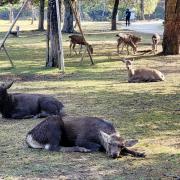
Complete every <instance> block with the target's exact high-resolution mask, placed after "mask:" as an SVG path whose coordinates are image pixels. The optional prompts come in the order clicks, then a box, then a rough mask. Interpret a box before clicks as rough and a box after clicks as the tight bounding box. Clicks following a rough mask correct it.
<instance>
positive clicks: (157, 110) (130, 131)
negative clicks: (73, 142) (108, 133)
mask: <svg viewBox="0 0 180 180" xmlns="http://www.w3.org/2000/svg"><path fill="white" fill-rule="evenodd" d="M6 23H7V22H2V21H0V25H1V28H2V29H4V31H5V30H6V28H7V27H8V25H7V24H8V23H7V24H6ZM19 23H20V24H21V27H22V30H24V31H23V32H22V33H21V34H20V37H19V38H13V37H11V38H9V39H8V41H7V44H6V46H7V49H8V50H9V54H10V56H11V57H12V59H13V62H14V64H15V66H16V68H15V69H11V68H10V64H9V62H8V60H7V58H6V56H5V55H4V54H3V52H1V53H0V82H4V81H10V80H16V82H15V83H14V85H13V86H12V88H11V89H10V90H9V92H21V93H43V94H50V95H53V96H55V97H56V98H58V99H59V100H61V101H62V102H63V103H64V105H65V109H66V113H67V114H68V115H71V116H82V115H83V116H84V115H88V116H97V117H101V118H104V119H109V120H111V121H113V123H114V124H115V126H116V127H117V129H118V130H119V132H120V134H121V135H122V136H123V137H124V138H127V139H130V138H135V139H139V144H137V145H136V146H134V149H136V150H138V151H140V152H145V153H146V158H144V159H141V158H134V157H130V156H126V157H122V158H118V159H115V160H113V159H111V158H109V157H107V155H106V154H103V153H87V154H82V153H57V152H53V153H52V152H47V151H45V150H33V149H29V148H27V146H26V144H25V141H24V139H25V136H26V133H27V132H28V131H29V130H30V129H32V128H33V127H34V126H35V125H36V124H38V123H39V122H40V121H41V119H37V120H36V119H28V120H27V119H26V120H6V119H3V118H0V154H1V158H0V178H4V179H15V178H17V179H28V178H29V179H37V178H47V179H52V178H54V179H108V180H109V179H133V180H134V179H172V177H171V175H172V176H180V168H179V166H180V164H179V162H180V123H179V120H180V107H179V105H180V90H179V88H180V56H166V57H164V56H154V55H152V54H145V55H142V54H140V53H137V55H132V54H131V55H130V56H128V57H134V58H135V66H136V67H151V68H157V69H158V70H160V71H162V72H163V73H164V74H165V76H166V81H164V82H157V83H140V84H131V83H130V84H129V83H127V71H126V68H125V65H124V64H123V63H122V62H121V61H120V59H122V58H123V57H127V56H126V55H125V54H124V55H120V56H118V55H117V54H116V38H115V34H116V33H117V32H119V31H113V32H111V31H110V30H109V29H110V24H109V23H103V22H102V23H97V22H96V23H92V22H91V23H89V24H88V23H84V24H83V27H84V29H85V33H86V37H87V39H88V41H89V42H90V43H92V44H93V46H94V55H93V59H94V61H95V65H94V66H91V65H90V61H89V58H88V57H86V58H85V59H84V61H83V64H82V65H81V66H79V61H80V56H75V55H73V56H72V57H70V56H69V49H68V45H69V43H68V36H67V35H63V45H64V53H65V66H66V69H65V73H62V72H60V70H58V69H57V68H45V56H46V37H45V32H38V31H31V30H33V29H35V28H36V26H35V25H36V24H35V25H34V26H33V28H32V25H30V22H29V21H19ZM4 24H5V25H4ZM3 25H4V26H3ZM118 27H119V29H120V25H119V26H118ZM23 28H24V29H23ZM28 30H30V31H28ZM122 32H124V31H123V30H122ZM3 35H4V33H3V32H2V33H0V37H1V39H2V37H3ZM141 35H142V37H143V38H144V39H143V42H142V43H141V44H140V45H139V46H140V47H139V49H140V50H143V49H150V48H151V46H150V42H151V40H150V38H151V35H148V34H142V33H141ZM144 42H145V43H144ZM148 43H149V44H148ZM158 50H159V51H161V46H159V47H158Z"/></svg>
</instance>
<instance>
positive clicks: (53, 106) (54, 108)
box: [0, 82, 64, 119]
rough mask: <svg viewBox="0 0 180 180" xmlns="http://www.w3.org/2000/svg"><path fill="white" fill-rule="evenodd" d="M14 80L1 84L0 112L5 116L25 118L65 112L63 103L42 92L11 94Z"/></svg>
mask: <svg viewBox="0 0 180 180" xmlns="http://www.w3.org/2000/svg"><path fill="white" fill-rule="evenodd" d="M12 84H13V82H11V83H8V84H2V85H0V113H1V114H2V116H3V117H4V118H13V119H25V118H33V117H34V118H35V117H36V118H38V117H47V116H49V115H53V114H55V115H56V114H57V115H59V114H63V107H64V106H63V104H62V103H61V102H59V101H58V100H57V99H55V98H54V97H51V96H47V95H42V94H24V93H12V94H9V93H8V92H7V89H9V88H10V87H11V86H12Z"/></svg>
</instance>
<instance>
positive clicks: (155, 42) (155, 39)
mask: <svg viewBox="0 0 180 180" xmlns="http://www.w3.org/2000/svg"><path fill="white" fill-rule="evenodd" d="M160 40H161V38H160V36H159V34H157V33H155V34H153V36H152V52H154V54H155V51H157V46H158V44H159V42H160Z"/></svg>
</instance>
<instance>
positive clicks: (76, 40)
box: [69, 34, 93, 55]
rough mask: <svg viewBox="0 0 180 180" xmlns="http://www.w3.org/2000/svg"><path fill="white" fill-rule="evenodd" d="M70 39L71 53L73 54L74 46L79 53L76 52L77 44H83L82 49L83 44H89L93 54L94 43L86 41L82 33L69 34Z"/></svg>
mask: <svg viewBox="0 0 180 180" xmlns="http://www.w3.org/2000/svg"><path fill="white" fill-rule="evenodd" d="M69 39H70V45H69V48H70V55H71V49H72V48H73V50H74V52H75V53H76V55H77V52H76V50H75V46H76V44H79V45H81V49H82V45H86V46H88V48H89V50H90V52H91V54H93V47H92V45H90V44H88V43H87V42H85V41H84V39H83V37H82V36H81V35H76V34H73V35H70V36H69ZM79 54H80V51H79Z"/></svg>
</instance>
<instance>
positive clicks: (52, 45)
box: [46, 0, 59, 67]
mask: <svg viewBox="0 0 180 180" xmlns="http://www.w3.org/2000/svg"><path fill="white" fill-rule="evenodd" d="M47 21H48V27H47V30H48V31H47V41H48V42H47V48H48V49H47V58H46V66H47V67H59V64H58V63H59V62H58V47H59V39H58V23H57V11H56V1H55V0H49V3H48V17H47Z"/></svg>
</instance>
